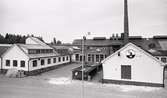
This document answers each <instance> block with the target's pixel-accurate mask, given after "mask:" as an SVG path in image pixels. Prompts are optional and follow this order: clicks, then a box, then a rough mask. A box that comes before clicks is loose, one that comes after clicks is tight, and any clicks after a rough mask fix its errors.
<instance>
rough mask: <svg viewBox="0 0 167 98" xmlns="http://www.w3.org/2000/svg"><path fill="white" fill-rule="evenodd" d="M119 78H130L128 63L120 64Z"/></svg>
mask: <svg viewBox="0 0 167 98" xmlns="http://www.w3.org/2000/svg"><path fill="white" fill-rule="evenodd" d="M121 79H131V66H130V65H121Z"/></svg>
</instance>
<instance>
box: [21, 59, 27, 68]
mask: <svg viewBox="0 0 167 98" xmlns="http://www.w3.org/2000/svg"><path fill="white" fill-rule="evenodd" d="M23 65H24V66H23ZM25 66H26V63H25V61H24V60H21V61H20V67H23V68H24V67H25Z"/></svg>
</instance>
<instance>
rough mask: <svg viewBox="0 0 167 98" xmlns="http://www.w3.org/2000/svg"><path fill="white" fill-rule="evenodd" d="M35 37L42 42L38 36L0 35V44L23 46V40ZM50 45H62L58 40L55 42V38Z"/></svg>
mask: <svg viewBox="0 0 167 98" xmlns="http://www.w3.org/2000/svg"><path fill="white" fill-rule="evenodd" d="M30 36H32V37H36V38H38V39H39V40H41V41H43V42H44V40H43V38H42V37H40V36H34V35H26V36H25V35H16V34H9V33H6V34H5V35H4V36H3V35H1V34H0V44H16V43H21V44H25V40H26V39H27V38H28V37H30ZM51 44H52V45H60V44H62V42H61V41H60V40H57V41H56V38H55V37H54V38H53V41H52V42H51Z"/></svg>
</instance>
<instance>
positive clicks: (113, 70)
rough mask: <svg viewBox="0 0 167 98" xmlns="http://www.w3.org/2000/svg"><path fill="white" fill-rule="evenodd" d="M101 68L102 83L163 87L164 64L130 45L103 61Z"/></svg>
mask: <svg viewBox="0 0 167 98" xmlns="http://www.w3.org/2000/svg"><path fill="white" fill-rule="evenodd" d="M102 66H103V80H102V81H103V83H116V84H128V85H141V86H155V87H163V86H164V66H165V64H164V63H163V62H161V61H160V60H158V59H157V58H156V57H154V56H152V54H150V53H149V52H147V51H145V50H143V49H141V48H140V47H138V46H136V45H134V44H132V43H128V44H126V45H125V46H124V47H122V48H121V49H119V50H118V51H116V52H115V53H113V54H111V55H110V56H108V57H107V58H106V59H104V60H103V61H102Z"/></svg>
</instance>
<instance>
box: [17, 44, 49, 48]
mask: <svg viewBox="0 0 167 98" xmlns="http://www.w3.org/2000/svg"><path fill="white" fill-rule="evenodd" d="M18 45H19V46H20V47H23V48H25V49H52V48H51V47H49V46H43V45H40V44H18Z"/></svg>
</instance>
